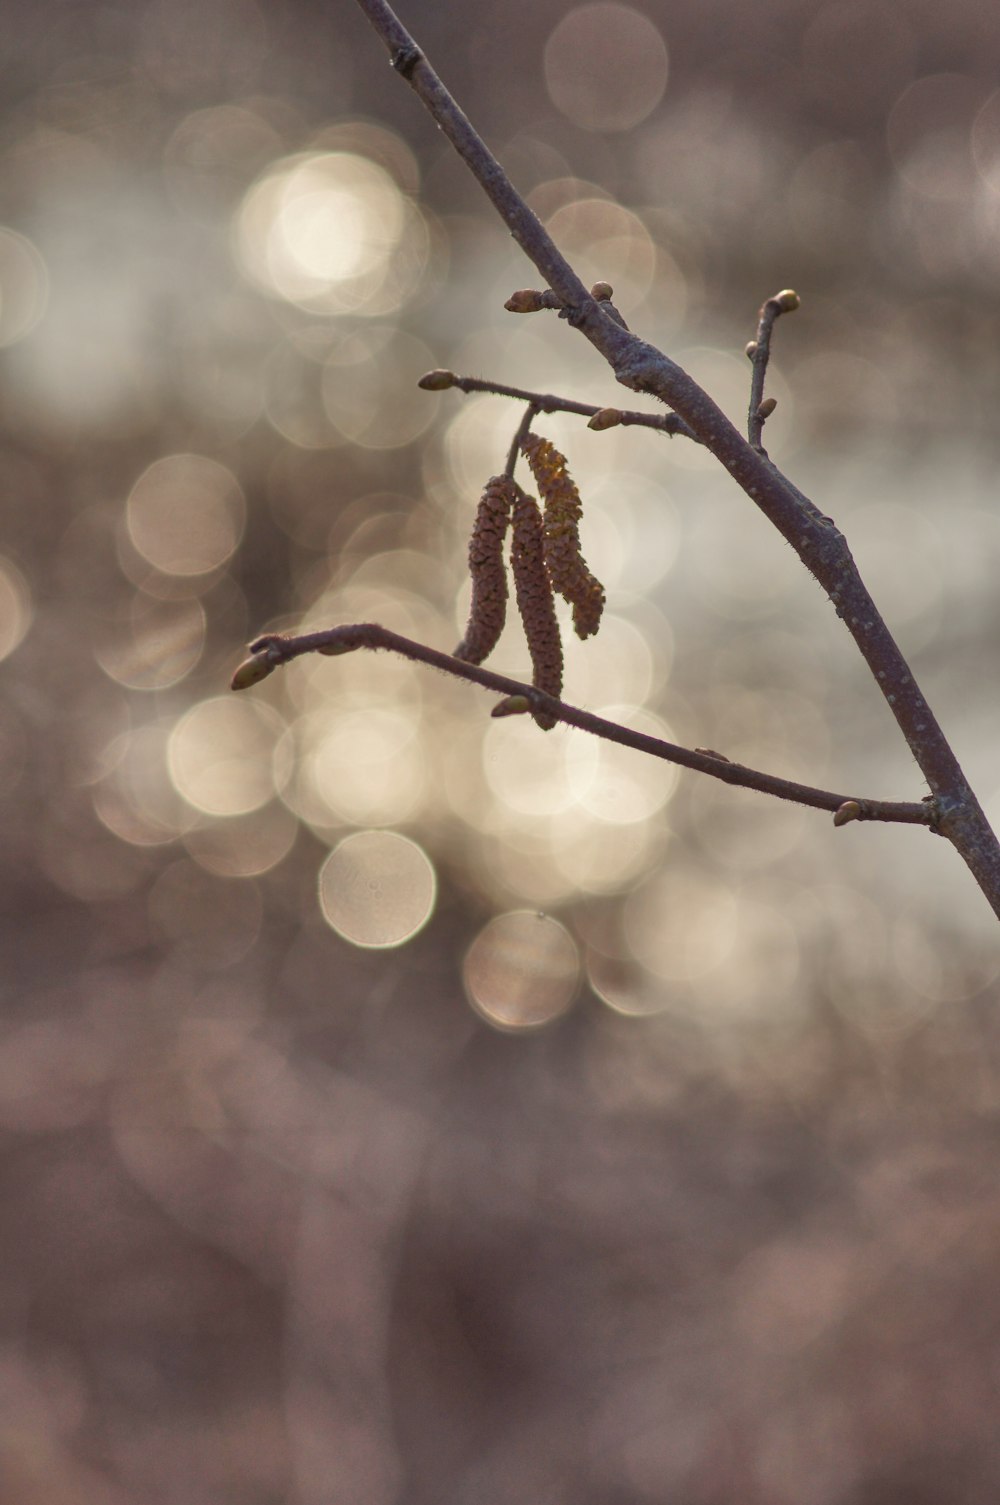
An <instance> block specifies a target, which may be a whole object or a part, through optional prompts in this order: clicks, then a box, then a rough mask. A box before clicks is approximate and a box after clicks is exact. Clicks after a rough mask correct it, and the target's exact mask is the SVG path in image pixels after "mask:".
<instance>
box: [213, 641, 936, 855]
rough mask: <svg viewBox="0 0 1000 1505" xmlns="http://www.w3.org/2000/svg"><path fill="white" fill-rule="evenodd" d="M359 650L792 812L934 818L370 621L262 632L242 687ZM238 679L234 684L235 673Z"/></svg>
mask: <svg viewBox="0 0 1000 1505" xmlns="http://www.w3.org/2000/svg"><path fill="white" fill-rule="evenodd" d="M359 648H369V649H379V648H385V649H388V650H390V651H391V652H393V653H400V654H402V655H403V657H404V658H408V659H412V660H413V661H414V662H415V663H418V664H429V665H430V666H431V667H432V668H434V669H443V670H444V672H445V674H453V675H455V677H456V678H457V679H464V680H467V681H468V683H469V684H473V685H480V686H481V687H482V688H483V689H484V690H495V691H497V692H498V693H499V694H501V695H504V696H508V697H509V696H518V697H519V698H521V699H523V701H524V702H525V704H524V706H523V707H522V709H524V710H540V711H545V712H547V713H548V714H549V715H551V716H553V717H554V718H555V720H556V721H561V722H563V724H564V725H566V726H575V727H578V728H579V730H580V731H583V732H590V733H591V734H592V735H593V736H595V737H602V738H603V739H604V740H605V741H606V742H615V743H617V744H618V746H619V747H631V748H634V749H635V750H636V751H637V752H643V753H648V754H649V755H650V756H651V757H654V758H662V759H663V760H664V762H667V763H677V764H679V765H680V766H681V767H682V768H693V769H695V770H697V772H698V773H707V774H708V775H709V776H710V777H711V778H713V779H721V780H722V782H723V783H724V784H736V785H738V786H739V787H741V788H743V789H756V790H757V791H758V792H759V793H761V794H770V795H773V796H775V798H777V799H783V800H790V801H792V802H793V803H794V804H796V805H808V806H811V807H812V808H813V809H816V810H829V811H832V812H833V813H834V814H836V813H837V812H838V811H839V810H841V809H842V807H843V806H845V805H848V806H853V805H857V807H858V808H857V812H856V813H855V812H854V810H853V809H852V811H851V815H850V819H851V820H880V821H891V822H895V823H896V824H900V825H907V826H927V825H930V824H932V822H933V811H932V810H931V808H930V806H929V805H928V803H927V802H926V801H921V803H919V804H913V803H908V802H905V801H902V800H873V799H866V798H863V797H862V796H860V795H856V794H837V793H834V792H833V791H832V790H829V789H816V788H814V787H813V786H812V785H811V784H797V783H795V782H794V781H793V780H792V779H780V778H778V777H777V776H776V775H774V774H770V773H762V772H760V770H758V769H755V768H747V767H745V766H744V765H743V764H742V763H733V762H731V761H730V760H729V759H728V758H726V757H725V756H723V754H722V753H716V752H708V751H706V750H705V749H703V748H688V747H679V746H677V744H676V743H673V742H666V741H664V740H663V739H662V738H661V737H651V736H649V735H648V734H647V733H645V732H635V731H632V730H631V728H630V727H627V726H620V725H619V724H618V723H617V722H615V721H606V720H605V719H604V717H603V716H595V715H594V714H593V713H592V712H591V711H582V710H580V709H579V708H578V707H577V706H573V705H567V703H566V702H565V701H564V700H558V699H557V698H556V697H555V696H554V695H546V694H545V693H544V692H543V691H542V690H536V689H535V687H534V686H533V685H529V684H524V683H523V682H522V681H521V680H518V679H510V678H509V677H508V676H507V675H506V674H496V673H494V671H493V670H492V669H484V668H482V666H481V665H479V664H468V663H466V662H465V661H464V660H463V659H458V658H453V657H452V655H451V654H450V653H441V652H440V651H439V650H438V649H436V648H428V647H427V646H426V644H424V643H418V642H416V641H414V639H412V638H407V637H403V636H402V635H401V634H400V633H398V632H391V631H390V630H389V628H388V627H380V626H379V625H378V623H376V622H351V623H348V624H345V625H343V626H340V627H326V628H323V629H321V630H320V631H319V632H304V633H300V634H298V635H295V636H292V635H285V634H283V633H266V634H265V635H264V636H263V637H259V638H257V639H256V641H255V642H253V643H251V644H250V652H251V653H252V654H253V655H254V659H252V660H248V663H251V664H253V663H255V662H256V663H258V664H259V673H257V674H256V675H254V676H252V677H250V676H248V677H246V681H245V683H246V684H247V685H248V684H249V683H251V682H254V681H255V680H256V679H262V678H263V677H264V676H265V675H266V674H268V673H270V672H271V671H272V670H273V669H276V668H278V667H279V666H280V665H282V664H285V663H288V661H289V660H290V659H293V658H300V657H301V656H302V655H303V654H304V653H323V654H328V655H330V656H339V655H340V654H343V653H353V652H355V651H356V650H357V649H359ZM237 678H238V679H240V671H239V670H238V671H237ZM244 687H245V685H244V683H242V682H241V683H234V688H238V689H239V688H244Z"/></svg>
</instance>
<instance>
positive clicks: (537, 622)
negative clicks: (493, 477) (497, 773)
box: [510, 482, 563, 731]
mask: <svg viewBox="0 0 1000 1505" xmlns="http://www.w3.org/2000/svg"><path fill="white" fill-rule="evenodd" d="M511 489H512V492H513V495H514V527H513V539H512V542H511V551H510V562H511V568H512V570H513V571H514V587H515V590H516V592H517V608H518V611H519V612H520V613H521V621H522V622H523V623H524V635H525V637H526V638H527V640H528V651H529V653H530V654H531V664H532V669H533V671H534V673H533V678H532V684H533V685H534V686H535V689H536V690H544V691H545V693H546V694H547V695H556V696H558V695H559V694H561V692H562V669H563V658H562V641H561V640H560V637H559V623H558V622H557V621H556V612H555V603H554V602H553V599H552V585H551V582H550V580H549V576H548V572H547V571H546V568H545V559H544V555H543V548H542V514H541V512H540V511H539V508H538V503H537V502H536V501H535V498H534V497H533V496H528V495H527V493H526V492H524V491H522V490H521V488H520V486H518V485H517V484H516V482H511ZM532 715H533V716H534V718H535V720H536V721H537V723H538V725H539V726H540V727H542V729H543V730H544V731H548V730H549V729H550V728H551V727H553V726H555V724H556V723H555V718H554V717H552V716H548V715H546V713H545V712H544V711H533V712H532Z"/></svg>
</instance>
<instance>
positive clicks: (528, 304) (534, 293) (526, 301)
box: [504, 287, 552, 314]
mask: <svg viewBox="0 0 1000 1505" xmlns="http://www.w3.org/2000/svg"><path fill="white" fill-rule="evenodd" d="M551 297H552V294H551V293H550V294H549V298H551ZM549 306H550V305H549V303H548V302H546V298H545V294H544V293H543V292H539V290H538V288H536V287H522V288H519V289H518V291H517V292H516V293H511V295H510V297H509V298H508V299H507V302H506V303H505V304H504V308H505V309H506V310H507V312H508V313H509V314H537V313H540V312H541V310H542V309H543V308H548V307H549Z"/></svg>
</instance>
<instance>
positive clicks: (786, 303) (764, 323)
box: [747, 288, 799, 454]
mask: <svg viewBox="0 0 1000 1505" xmlns="http://www.w3.org/2000/svg"><path fill="white" fill-rule="evenodd" d="M798 306H799V297H798V294H797V293H793V292H792V291H791V289H790V288H786V289H785V290H784V291H783V292H780V293H776V294H775V296H774V297H773V298H768V300H767V302H766V303H765V304H764V306H763V307H762V308H761V311H760V314H759V316H758V320H757V337H756V339H754V340H753V341H752V342H751V343H750V344H749V345H748V346H747V354H748V355H749V357H750V360H751V361H752V362H753V374H752V376H751V378H750V414H749V419H748V422H747V437H748V438H749V440H750V443H751V444H752V445H753V447H754V449H756V450H759V451H760V453H761V454H763V453H764V450H763V448H762V445H761V438H762V436H763V433H764V424H765V422H766V420H767V418H768V410H767V408H765V407H763V406H762V404H763V402H764V378H765V376H766V375H767V367H768V363H769V361H770V359H771V334H772V332H773V330H774V325H775V320H776V319H778V318H779V317H780V315H781V314H788V313H792V312H793V311H794V310H795V309H796V308H798ZM768 406H769V407H770V409H771V411H773V410H774V400H773V398H772V399H771V400H770V402H769V404H768Z"/></svg>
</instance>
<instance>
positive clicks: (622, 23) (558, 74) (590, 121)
mask: <svg viewBox="0 0 1000 1505" xmlns="http://www.w3.org/2000/svg"><path fill="white" fill-rule="evenodd" d="M545 82H546V85H547V86H548V91H549V95H550V96H551V99H552V102H553V104H554V105H555V106H556V108H557V109H559V110H561V111H562V113H563V114H564V115H567V116H568V117H569V119H570V120H572V121H573V123H574V124H575V125H579V126H582V127H583V128H584V129H585V130H588V131H628V130H631V129H632V128H633V127H634V126H637V125H638V124H639V123H640V122H641V121H643V120H645V119H646V117H647V116H648V115H650V114H652V112H653V110H655V109H656V106H657V105H658V104H659V102H660V100H661V99H662V97H663V91H664V90H665V89H666V86H667V49H666V45H665V44H664V41H663V37H662V36H661V34H660V31H659V29H658V27H657V26H655V25H654V23H653V22H652V21H651V20H650V19H649V18H648V17H647V16H644V15H642V14H641V13H640V12H639V11H637V10H633V9H632V7H631V6H630V5H617V4H606V3H598V4H594V5H578V6H576V7H575V8H574V9H573V10H571V11H570V12H569V14H568V15H567V16H565V17H564V18H563V20H561V21H560V22H559V25H558V26H557V27H556V29H555V31H553V33H552V35H551V36H550V37H549V40H548V42H547V43H546V45H545Z"/></svg>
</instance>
